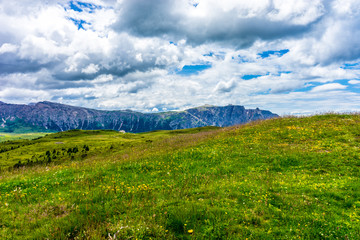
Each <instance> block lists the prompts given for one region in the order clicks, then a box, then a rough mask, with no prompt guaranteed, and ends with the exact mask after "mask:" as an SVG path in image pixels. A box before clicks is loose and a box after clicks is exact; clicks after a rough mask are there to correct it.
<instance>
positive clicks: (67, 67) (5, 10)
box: [0, 0, 360, 115]
mask: <svg viewBox="0 0 360 240" xmlns="http://www.w3.org/2000/svg"><path fill="white" fill-rule="evenodd" d="M0 22H1V28H0V101H3V102H6V103H16V104H28V103H34V102H39V101H52V102H59V103H63V104H69V105H75V106H82V107H89V108H95V109H104V110H105V109H106V110H120V109H131V110H134V111H141V112H158V111H170V110H182V109H186V108H190V107H196V106H201V105H205V104H210V105H217V106H224V105H228V104H233V105H243V106H245V107H246V108H256V107H259V108H260V109H266V110H270V111H272V112H275V113H278V114H280V115H289V114H294V115H305V114H314V113H324V112H329V111H336V112H344V111H345V112H355V111H360V24H359V23H360V1H359V0H253V1H248V0H237V1H236V0H222V1H218V0H176V1H174V0H151V1H149V0H117V1H116V0H84V1H64V0H62V1H56V0H42V1H40V0H16V1H8V0H0Z"/></svg>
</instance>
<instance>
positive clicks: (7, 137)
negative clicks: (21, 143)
mask: <svg viewBox="0 0 360 240" xmlns="http://www.w3.org/2000/svg"><path fill="white" fill-rule="evenodd" d="M46 134H48V133H42V132H35V133H7V132H0V142H5V141H12V140H20V139H34V138H38V137H42V136H45V135H46Z"/></svg>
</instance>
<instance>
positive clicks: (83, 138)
mask: <svg viewBox="0 0 360 240" xmlns="http://www.w3.org/2000/svg"><path fill="white" fill-rule="evenodd" d="M59 142H62V144H56V143H59ZM25 143H26V144H25ZM29 143H32V144H29ZM23 144H24V146H22V143H21V142H19V141H16V142H13V143H11V144H10V143H8V144H4V145H0V146H1V147H3V148H5V146H6V147H9V146H12V147H14V146H20V147H18V148H14V149H13V150H9V151H6V152H3V153H1V157H2V159H0V160H1V161H2V162H1V163H2V166H3V172H2V173H1V176H0V216H1V218H0V236H1V237H2V238H4V239H7V238H9V239H12V238H13V239H20V238H21V239H44V238H49V239H111V238H112V239H114V238H116V239H129V238H133V239H136V238H137V239H150V238H152V239H246V238H247V239H359V238H360V210H359V209H360V179H359V176H360V158H359V157H360V149H359V145H360V117H359V116H358V115H323V116H314V117H309V118H284V119H273V120H266V121H262V122H256V123H252V124H248V125H244V126H238V127H230V128H224V129H212V128H204V129H200V130H199V129H193V130H183V131H176V132H171V131H158V132H152V133H144V134H121V133H117V132H114V131H96V132H91V131H86V132H84V131H72V132H64V133H58V134H52V135H48V136H47V137H45V138H41V139H38V140H35V141H23ZM84 145H86V146H88V147H89V150H88V151H85V150H84V149H85V147H84ZM76 146H77V148H78V152H76V153H74V152H71V153H68V152H67V151H68V149H69V148H72V149H73V148H74V147H76ZM1 147H0V148H1ZM62 148H64V149H65V151H60V150H61V149H62ZM54 150H56V152H58V151H60V152H61V154H62V153H64V154H63V155H61V157H60V154H59V155H56V153H55V156H58V157H56V158H55V159H52V157H53V156H54V154H53V152H54ZM46 151H49V152H50V158H51V159H52V161H50V162H46V161H44V162H41V161H39V162H38V164H34V165H31V166H30V165H26V166H19V167H15V168H14V167H13V166H14V164H16V162H17V161H15V160H13V159H16V158H21V157H22V155H26V156H27V157H26V158H28V156H30V155H33V154H35V155H36V156H40V155H41V156H42V155H44V156H45V159H46V157H48V156H47V154H46ZM6 154H8V156H9V158H6V159H5V157H6V156H7V155H6ZM21 154H22V155H21ZM81 154H86V156H84V157H82V155H81ZM9 159H10V160H9ZM24 159H25V158H24ZM38 159H40V157H39V158H38ZM9 167H10V169H9Z"/></svg>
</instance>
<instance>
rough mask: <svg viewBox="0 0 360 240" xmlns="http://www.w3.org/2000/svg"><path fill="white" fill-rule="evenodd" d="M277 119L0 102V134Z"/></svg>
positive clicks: (212, 109) (223, 112)
mask: <svg viewBox="0 0 360 240" xmlns="http://www.w3.org/2000/svg"><path fill="white" fill-rule="evenodd" d="M277 116H278V115H276V114H273V113H271V112H270V111H264V110H260V109H245V108H244V107H243V106H235V105H228V106H224V107H217V106H202V107H198V108H191V109H188V110H185V111H179V112H164V113H155V114H154V113H139V112H133V111H102V110H94V109H88V108H82V107H74V106H69V105H64V104H59V103H53V102H39V103H36V104H31V105H19V104H6V103H3V102H0V130H1V128H3V129H6V127H7V126H9V124H12V126H13V127H14V124H15V127H16V124H21V126H26V127H28V128H29V127H34V128H36V129H44V130H52V131H66V130H70V129H86V130H95V129H113V130H117V131H120V130H124V131H126V132H147V131H153V130H172V129H184V128H193V127H202V126H220V127H224V126H231V125H236V124H243V123H247V122H249V121H254V120H259V119H268V118H273V117H277Z"/></svg>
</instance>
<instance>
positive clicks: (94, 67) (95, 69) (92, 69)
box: [81, 63, 100, 74]
mask: <svg viewBox="0 0 360 240" xmlns="http://www.w3.org/2000/svg"><path fill="white" fill-rule="evenodd" d="M99 70H100V68H99V66H98V65H95V64H93V63H91V64H89V65H88V66H87V67H86V68H83V69H82V70H81V72H82V73H86V74H93V73H97V72H98V71H99Z"/></svg>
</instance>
